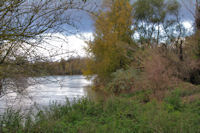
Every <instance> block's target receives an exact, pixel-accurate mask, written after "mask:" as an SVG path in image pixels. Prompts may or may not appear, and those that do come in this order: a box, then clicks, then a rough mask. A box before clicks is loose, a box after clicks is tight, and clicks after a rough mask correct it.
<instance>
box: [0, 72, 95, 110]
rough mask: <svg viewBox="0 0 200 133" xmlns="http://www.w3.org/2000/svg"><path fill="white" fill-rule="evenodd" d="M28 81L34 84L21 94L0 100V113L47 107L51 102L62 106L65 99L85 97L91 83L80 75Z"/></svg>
mask: <svg viewBox="0 0 200 133" xmlns="http://www.w3.org/2000/svg"><path fill="white" fill-rule="evenodd" d="M28 81H29V82H30V81H34V82H33V84H29V85H28V86H26V88H25V91H24V92H23V93H22V94H18V93H16V92H13V93H8V94H7V95H5V96H3V97H1V98H0V113H2V112H5V110H6V109H7V108H13V109H16V110H18V109H22V110H23V111H24V110H30V108H32V107H33V108H34V107H37V108H38V107H39V108H40V107H47V106H49V105H50V104H51V103H53V102H56V103H58V104H63V103H65V101H66V98H67V99H68V100H69V101H73V100H74V99H79V98H82V97H87V96H88V94H89V91H88V88H87V86H89V85H91V83H92V81H91V80H87V78H86V77H84V76H82V75H76V76H47V77H37V78H29V79H28Z"/></svg>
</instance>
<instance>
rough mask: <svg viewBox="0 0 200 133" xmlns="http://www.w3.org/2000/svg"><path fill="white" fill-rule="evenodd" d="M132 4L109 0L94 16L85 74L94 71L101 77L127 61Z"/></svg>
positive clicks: (103, 77) (122, 65) (120, 0)
mask: <svg viewBox="0 0 200 133" xmlns="http://www.w3.org/2000/svg"><path fill="white" fill-rule="evenodd" d="M132 9H133V8H132V6H131V4H130V3H129V1H128V0H114V1H109V3H107V5H106V6H105V7H104V9H103V10H102V11H100V12H99V16H98V17H96V18H94V19H95V28H96V30H95V33H94V40H93V41H91V42H89V43H88V52H89V54H90V55H91V57H92V58H91V60H90V61H89V62H88V63H87V65H88V67H87V68H88V69H87V70H86V71H85V73H86V74H97V75H98V77H99V78H101V79H105V78H106V77H109V76H110V74H111V73H112V72H115V71H116V70H117V69H120V68H124V67H125V66H126V64H127V63H128V62H129V61H130V60H129V59H128V58H127V57H128V56H127V55H128V53H130V50H129V49H128V48H129V47H133V46H134V47H135V45H134V42H133V40H132V35H133V30H132V19H133V17H132Z"/></svg>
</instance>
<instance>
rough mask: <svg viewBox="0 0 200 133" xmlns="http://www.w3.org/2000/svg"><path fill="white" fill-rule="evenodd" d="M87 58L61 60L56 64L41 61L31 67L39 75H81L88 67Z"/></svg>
mask: <svg viewBox="0 0 200 133" xmlns="http://www.w3.org/2000/svg"><path fill="white" fill-rule="evenodd" d="M86 60H87V59H86V58H69V59H68V60H65V59H61V60H60V61H56V62H49V61H45V62H44V61H42V62H41V61H40V62H35V63H32V64H29V65H31V69H32V71H33V72H35V73H36V74H37V73H38V74H39V75H41V74H42V75H79V74H82V71H83V69H84V68H85V66H86Z"/></svg>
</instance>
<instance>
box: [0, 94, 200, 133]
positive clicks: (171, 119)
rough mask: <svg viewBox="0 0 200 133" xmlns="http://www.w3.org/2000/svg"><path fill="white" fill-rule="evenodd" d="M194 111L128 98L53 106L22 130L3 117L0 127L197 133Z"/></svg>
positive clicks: (85, 132) (48, 132) (194, 108)
mask: <svg viewBox="0 0 200 133" xmlns="http://www.w3.org/2000/svg"><path fill="white" fill-rule="evenodd" d="M198 108H199V102H196V103H194V104H192V105H190V104H185V105H184V106H182V109H181V110H171V109H170V108H169V106H168V104H166V103H160V102H157V101H151V102H149V103H146V104H143V103H139V102H137V100H136V101H134V100H132V99H130V98H122V97H121V98H120V97H111V98H109V99H108V100H107V101H104V102H96V103H95V102H92V101H90V100H88V99H82V100H79V101H76V102H74V104H70V103H69V102H67V103H66V104H65V105H62V106H61V105H57V104H54V105H52V106H51V107H50V109H48V110H46V111H41V112H39V113H38V115H37V116H36V118H35V121H34V122H33V121H32V122H31V121H30V122H29V124H27V125H26V124H25V125H24V126H14V125H20V124H22V121H19V119H18V118H20V117H21V116H19V115H18V114H16V113H12V115H13V116H15V115H16V116H15V117H6V116H9V115H5V119H3V120H2V119H1V124H3V130H2V132H3V133H7V132H9V133H10V132H20V133H23V132H30V133H32V132H33V133H35V132H46V133H51V132H54V133H62V132H63V133H64V132H68V133H77V132H82V133H102V132H114V133H122V132H126V133H132V132H136V133H137V132H139V133H146V132H148V133H154V132H162V133H168V132H170V133H177V132H182V133H188V132H193V133H197V132H199V131H200V127H199V121H200V114H199V110H198ZM13 118H14V119H13ZM13 120H14V121H13ZM15 120H16V122H15ZM20 120H21V119H20ZM6 121H12V122H6ZM13 123H18V124H14V125H13ZM19 123H20V124H19ZM11 126H13V128H10V127H11ZM26 126H28V127H26ZM16 127H17V128H16Z"/></svg>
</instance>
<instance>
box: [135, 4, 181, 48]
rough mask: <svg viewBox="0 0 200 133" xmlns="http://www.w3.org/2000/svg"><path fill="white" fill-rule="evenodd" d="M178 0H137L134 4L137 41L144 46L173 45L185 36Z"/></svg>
mask: <svg viewBox="0 0 200 133" xmlns="http://www.w3.org/2000/svg"><path fill="white" fill-rule="evenodd" d="M179 9H180V4H179V3H178V2H177V1H176V0H167V1H166V0H137V1H136V2H135V3H134V20H135V25H134V26H135V27H136V29H137V30H136V39H137V40H138V42H139V43H140V44H142V45H148V46H152V45H153V44H154V45H158V44H160V43H161V42H165V43H167V42H168V43H171V41H173V40H174V39H175V38H180V37H182V36H184V35H185V32H184V27H183V25H182V24H181V22H180V21H181V18H180V15H179Z"/></svg>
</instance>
